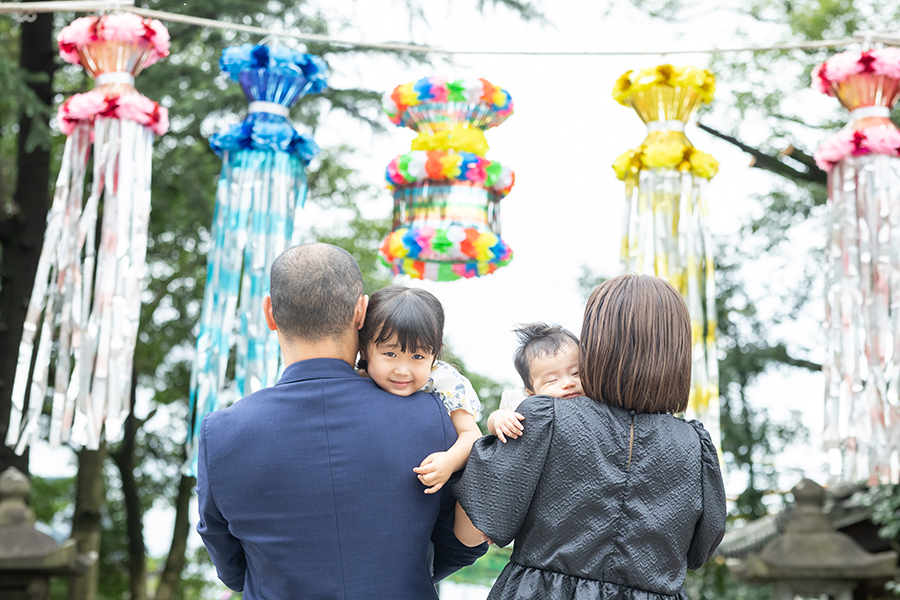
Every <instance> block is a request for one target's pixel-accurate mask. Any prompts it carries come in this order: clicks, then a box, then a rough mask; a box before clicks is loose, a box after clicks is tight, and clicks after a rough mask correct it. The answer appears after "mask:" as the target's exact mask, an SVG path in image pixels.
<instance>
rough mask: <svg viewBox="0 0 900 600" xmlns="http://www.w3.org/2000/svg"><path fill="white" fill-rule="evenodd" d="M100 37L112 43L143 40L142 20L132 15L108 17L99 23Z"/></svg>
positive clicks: (124, 14) (123, 14)
mask: <svg viewBox="0 0 900 600" xmlns="http://www.w3.org/2000/svg"><path fill="white" fill-rule="evenodd" d="M100 26H101V28H102V32H101V34H100V35H101V37H102V38H103V39H104V40H109V41H112V42H136V41H138V40H141V39H143V38H144V20H143V19H142V18H141V17H139V16H138V15H136V14H134V13H122V14H118V15H108V16H106V17H104V18H103V19H102V20H101V21H100Z"/></svg>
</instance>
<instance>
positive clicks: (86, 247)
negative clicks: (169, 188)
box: [6, 14, 169, 454]
mask: <svg viewBox="0 0 900 600" xmlns="http://www.w3.org/2000/svg"><path fill="white" fill-rule="evenodd" d="M58 41H59V49H60V55H61V56H62V57H63V59H64V60H66V61H67V62H70V63H73V64H81V65H82V66H83V67H84V68H85V70H86V71H87V72H88V73H90V75H91V76H92V77H93V78H94V82H95V85H96V87H95V88H94V89H93V90H92V91H90V92H87V93H84V94H77V95H75V96H72V97H71V98H69V99H67V100H66V101H65V102H64V103H63V104H62V106H61V107H60V109H59V114H58V115H57V120H58V123H59V127H60V129H61V130H62V131H63V133H65V134H66V135H67V136H68V138H67V139H66V145H65V149H64V151H63V159H62V164H61V167H60V172H59V177H58V179H57V182H56V191H55V193H54V197H53V202H52V204H51V208H50V214H49V216H48V219H47V229H46V233H45V234H44V246H43V248H42V250H41V257H40V260H39V262H38V268H37V274H36V276H35V283H34V289H33V290H32V294H31V301H30V303H29V305H28V313H27V316H26V319H25V326H24V330H23V334H22V342H21V345H20V347H19V358H18V366H17V369H16V376H15V381H14V382H13V391H12V411H11V414H10V427H9V432H8V435H7V439H6V443H7V445H9V446H12V447H14V448H15V450H16V452H17V453H20V454H21V453H22V452H23V451H24V450H25V448H26V446H28V445H29V444H32V443H34V442H35V441H36V440H37V437H38V434H39V421H40V417H41V411H42V408H43V403H44V400H45V398H46V397H47V396H48V395H51V396H52V409H51V417H50V443H51V444H52V445H58V444H60V443H69V444H71V445H72V446H75V447H86V448H89V449H97V448H98V447H99V444H100V441H101V440H102V439H105V440H107V441H110V442H114V441H117V440H118V439H120V438H121V435H122V426H123V423H124V421H125V418H126V417H127V415H128V413H129V411H130V408H131V407H130V398H131V383H132V382H131V379H132V360H133V357H134V346H135V342H136V340H137V329H138V321H139V318H140V293H141V290H142V289H143V278H144V274H145V272H146V270H147V267H146V251H147V226H148V222H149V216H150V166H151V159H152V154H153V146H152V145H153V135H154V133H155V134H158V135H162V134H163V133H165V132H166V129H167V128H168V118H167V114H166V109H165V108H163V107H160V106H159V105H158V104H156V103H155V102H153V101H152V100H150V99H148V98H146V97H144V96H142V95H141V94H139V93H138V92H137V90H135V88H134V78H135V76H136V75H137V74H138V73H140V72H141V70H142V69H143V68H144V67H146V66H149V65H151V64H153V63H155V62H156V61H157V60H159V59H160V58H163V57H165V56H167V55H168V52H169V34H168V32H167V31H166V28H165V27H163V25H162V24H161V23H160V22H159V21H156V20H151V19H143V18H141V17H139V16H137V15H133V14H113V15H104V16H99V17H98V16H94V17H83V18H80V19H76V20H75V21H73V22H72V23H71V24H70V25H69V26H67V27H65V28H64V29H63V30H62V31H61V32H60V34H59V40H58ZM92 146H93V178H92V181H91V193H90V196H89V197H88V199H87V201H86V202H83V195H84V186H85V179H86V177H87V170H88V159H89V157H90V153H91V148H92ZM99 214H102V215H103V217H102V222H101V223H100V227H99V231H98V228H97V219H98V215H99ZM97 233H99V236H100V239H99V240H97V239H96V235H97ZM36 338H37V343H35V339H36ZM51 349H53V350H55V352H51ZM54 359H55V360H54ZM32 360H34V372H33V373H29V370H30V369H29V366H30V363H31V361H32ZM51 362H52V364H51ZM51 371H53V374H54V380H53V386H52V388H50V387H49V385H50V384H49V381H48V379H49V375H50V373H51ZM26 399H27V402H26Z"/></svg>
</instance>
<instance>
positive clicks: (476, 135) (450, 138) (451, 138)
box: [412, 125, 490, 156]
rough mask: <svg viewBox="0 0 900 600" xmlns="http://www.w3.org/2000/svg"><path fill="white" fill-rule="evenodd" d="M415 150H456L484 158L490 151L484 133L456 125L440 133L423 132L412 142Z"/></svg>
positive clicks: (474, 128)
mask: <svg viewBox="0 0 900 600" xmlns="http://www.w3.org/2000/svg"><path fill="white" fill-rule="evenodd" d="M412 149H413V150H423V151H428V150H456V151H457V152H471V153H473V154H477V155H478V156H484V155H485V154H487V151H488V150H489V149H490V148H489V147H488V143H487V139H485V137H484V131H482V130H481V129H478V128H477V127H462V126H460V125H456V126H454V127H453V129H451V130H449V131H438V132H437V133H435V134H429V133H426V132H424V131H423V132H422V133H420V134H419V135H418V137H416V139H414V140H413V142H412Z"/></svg>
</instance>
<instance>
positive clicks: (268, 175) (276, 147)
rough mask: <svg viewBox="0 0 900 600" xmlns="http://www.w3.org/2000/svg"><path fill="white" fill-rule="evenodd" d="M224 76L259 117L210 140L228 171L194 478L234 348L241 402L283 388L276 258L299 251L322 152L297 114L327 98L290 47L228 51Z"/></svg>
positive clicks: (221, 193) (200, 356)
mask: <svg viewBox="0 0 900 600" xmlns="http://www.w3.org/2000/svg"><path fill="white" fill-rule="evenodd" d="M220 66H221V68H222V70H223V71H225V72H226V73H228V75H229V77H230V78H231V79H232V80H233V81H236V82H238V83H240V85H241V87H242V88H243V90H244V94H245V95H246V96H247V99H248V100H249V101H250V114H249V115H248V116H247V118H246V119H244V120H243V121H242V122H241V123H239V124H237V125H234V126H232V127H230V128H229V129H227V130H225V131H222V132H220V133H217V134H215V135H213V136H212V137H211V138H210V146H212V148H213V150H215V152H216V154H218V155H219V156H221V157H222V161H223V167H222V173H221V175H220V177H219V182H218V187H217V188H216V210H215V217H214V221H213V224H212V230H211V238H212V245H211V248H210V250H209V258H208V267H207V269H208V270H207V277H206V289H205V292H204V296H203V309H202V312H201V314H200V333H199V334H198V336H197V355H196V357H195V359H194V368H193V371H192V373H191V397H190V414H191V425H190V428H189V431H188V438H187V444H188V464H187V467H186V470H187V472H188V473H189V474H191V475H193V474H195V473H196V460H197V448H196V442H197V438H198V436H199V434H200V425H201V424H202V422H203V417H205V416H206V415H207V414H208V413H210V412H212V411H214V410H216V409H217V408H218V407H219V403H220V400H221V395H222V392H223V390H225V388H226V380H225V379H226V377H225V376H226V370H227V367H228V361H229V356H230V354H231V350H232V348H234V347H235V346H236V359H235V374H234V378H235V388H236V390H235V392H236V394H237V397H238V398H239V397H241V396H244V395H246V394H250V393H252V392H255V391H257V390H259V389H262V388H264V387H267V386H270V385H273V384H274V383H275V382H276V380H277V377H278V373H279V370H280V366H281V360H282V359H281V350H280V348H279V346H278V337H277V335H276V333H275V332H274V331H269V329H268V327H267V326H266V321H265V315H264V314H263V310H262V301H263V298H264V297H265V296H267V295H268V294H269V273H270V271H271V267H272V263H273V262H274V260H275V258H277V257H278V255H279V254H281V253H282V252H283V251H284V250H286V249H288V248H289V247H290V246H292V245H294V244H296V243H299V239H298V238H297V236H295V232H296V231H298V230H297V229H295V227H294V224H295V221H296V220H297V219H298V218H299V215H300V210H301V209H302V208H303V204H304V202H305V200H306V192H307V186H306V171H305V168H306V166H307V165H308V164H309V161H310V160H312V159H313V157H315V155H316V154H317V153H318V151H319V149H318V147H317V146H316V144H315V142H314V141H313V140H312V138H311V137H309V136H307V135H304V134H302V133H300V132H298V131H297V130H296V129H295V128H294V126H293V124H292V123H291V121H290V119H289V109H290V107H291V106H293V105H294V104H295V103H296V102H297V101H298V100H299V99H300V98H302V97H303V96H304V95H306V94H317V93H319V92H321V91H322V90H323V89H324V88H325V81H326V78H325V70H326V66H325V63H324V62H322V60H321V59H319V58H318V57H316V56H312V55H309V54H303V53H301V52H297V51H295V50H291V49H288V48H284V47H281V46H271V47H269V46H253V45H251V44H245V45H243V46H239V47H235V48H227V49H226V50H225V52H224V53H223V54H222V58H221V60H220Z"/></svg>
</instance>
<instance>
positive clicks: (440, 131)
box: [381, 77, 515, 281]
mask: <svg viewBox="0 0 900 600" xmlns="http://www.w3.org/2000/svg"><path fill="white" fill-rule="evenodd" d="M384 111H385V113H387V115H388V117H389V118H390V120H391V122H392V123H394V124H395V125H399V126H404V127H409V128H410V129H412V130H413V131H417V132H419V136H418V137H417V138H416V139H415V140H414V141H413V143H412V152H410V153H408V154H404V155H402V156H398V157H397V158H395V159H394V160H392V161H391V162H390V164H388V167H387V173H386V177H387V183H388V189H389V190H391V191H392V192H393V195H394V224H393V228H392V229H393V230H392V231H391V233H390V234H388V236H387V238H385V240H384V242H383V243H382V245H381V256H382V260H383V261H384V262H385V264H387V266H388V267H389V268H390V269H391V270H392V271H393V273H394V274H395V275H400V274H405V275H409V276H411V277H413V278H415V279H432V280H435V281H454V280H456V279H460V278H469V277H480V276H482V275H487V274H489V273H493V272H494V271H496V270H497V269H498V268H499V267H502V266H504V265H506V264H508V263H509V261H510V260H512V250H511V249H510V248H509V246H507V245H506V243H505V242H504V241H503V240H502V239H501V238H500V207H499V202H500V200H501V199H502V198H504V197H505V196H506V195H507V194H508V193H509V191H510V190H511V189H512V187H513V184H514V182H515V175H514V174H513V172H512V170H511V169H509V167H505V166H503V165H501V164H500V163H498V162H496V161H492V160H488V159H486V158H484V155H485V154H486V153H487V151H488V144H487V140H486V139H485V136H484V130H486V129H490V128H491V127H496V126H497V125H500V124H501V123H503V121H505V120H506V119H507V118H508V117H509V115H511V114H512V112H513V102H512V98H511V97H510V95H509V93H508V92H507V91H506V90H504V89H502V88H499V87H496V86H494V85H492V84H491V83H489V82H488V81H486V80H484V79H473V80H468V79H459V80H456V81H448V80H446V79H443V78H440V77H424V78H422V79H420V80H418V81H414V82H410V83H405V84H403V85H399V86H397V87H396V88H394V91H393V92H392V93H391V94H390V95H388V96H387V97H386V98H385V101H384Z"/></svg>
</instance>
